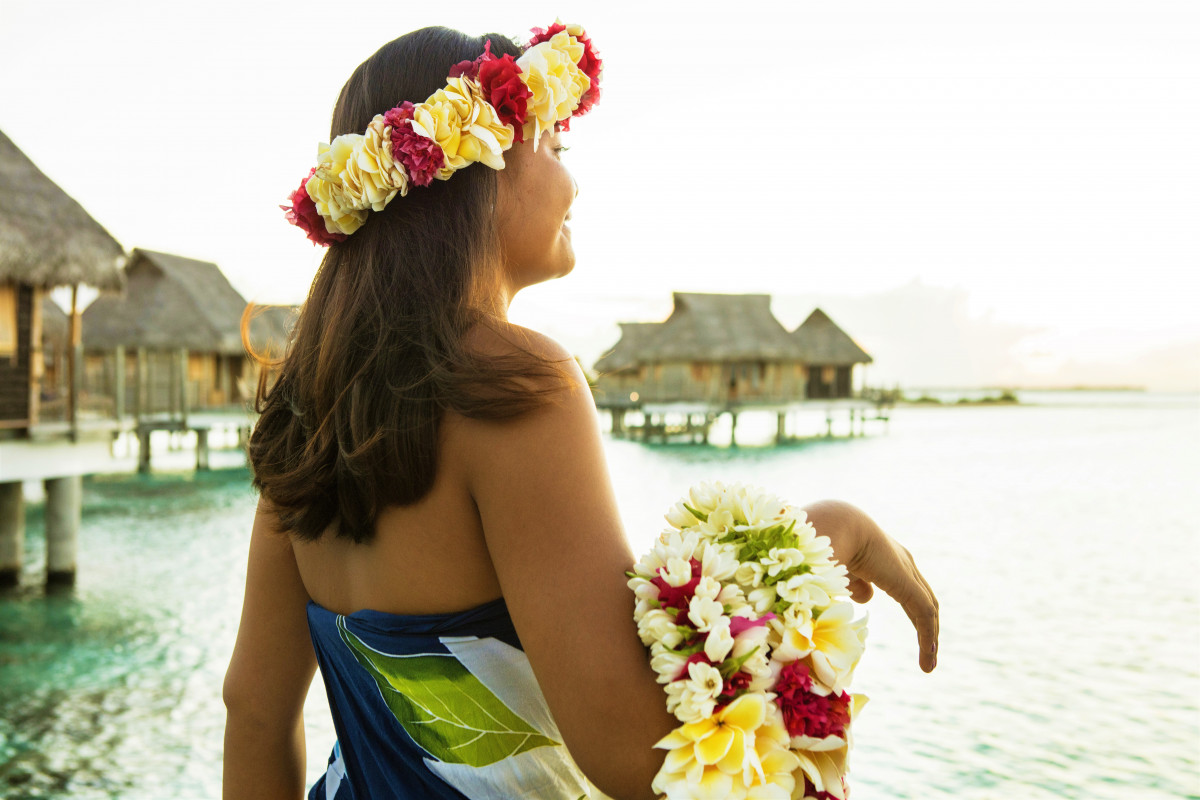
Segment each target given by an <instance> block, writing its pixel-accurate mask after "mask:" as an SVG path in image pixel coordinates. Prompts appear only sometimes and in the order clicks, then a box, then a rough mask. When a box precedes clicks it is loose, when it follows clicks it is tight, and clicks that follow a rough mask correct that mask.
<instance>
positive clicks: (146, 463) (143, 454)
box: [137, 424, 151, 473]
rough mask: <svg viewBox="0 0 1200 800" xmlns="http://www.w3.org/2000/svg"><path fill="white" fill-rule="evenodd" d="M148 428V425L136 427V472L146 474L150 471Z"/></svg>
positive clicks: (149, 431)
mask: <svg viewBox="0 0 1200 800" xmlns="http://www.w3.org/2000/svg"><path fill="white" fill-rule="evenodd" d="M150 433H151V430H150V426H149V425H148V424H139V425H138V426H137V437H138V472H142V473H146V472H149V471H150Z"/></svg>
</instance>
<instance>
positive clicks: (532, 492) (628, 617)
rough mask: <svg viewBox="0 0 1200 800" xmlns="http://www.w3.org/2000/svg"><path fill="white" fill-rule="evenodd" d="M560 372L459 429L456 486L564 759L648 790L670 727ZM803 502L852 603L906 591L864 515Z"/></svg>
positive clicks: (583, 391)
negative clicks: (477, 523)
mask: <svg viewBox="0 0 1200 800" xmlns="http://www.w3.org/2000/svg"><path fill="white" fill-rule="evenodd" d="M533 338H534V340H535V341H536V342H537V343H539V344H540V346H541V347H542V348H543V350H542V354H543V355H546V356H548V357H551V358H565V359H570V354H569V353H568V352H567V351H566V350H565V348H563V347H562V346H561V345H558V344H557V343H556V342H554V341H553V340H552V339H549V338H548V337H540V336H535V337H533ZM572 363H574V362H573V360H572ZM574 373H575V374H574V385H573V387H572V391H571V392H570V393H569V394H567V395H566V396H562V397H560V398H559V400H560V402H558V403H557V404H554V405H551V406H548V407H544V408H540V409H537V410H535V411H533V412H531V413H529V414H527V415H525V416H523V417H521V418H519V419H517V420H514V421H505V422H501V423H494V422H484V421H479V420H466V421H465V422H464V423H463V424H464V425H465V426H466V427H467V430H466V437H467V439H466V440H465V441H469V443H470V445H469V446H470V450H469V452H470V457H469V459H468V475H467V482H468V485H469V488H470V491H471V495H472V497H473V498H474V500H475V503H476V505H477V506H478V508H479V514H480V518H481V520H482V522H483V529H484V536H485V537H486V540H487V546H488V550H489V553H490V555H491V558H492V563H493V565H494V567H495V569H496V575H497V576H498V578H499V580H500V586H501V590H502V592H503V594H504V598H505V601H506V602H507V604H508V608H509V611H510V613H511V615H512V618H513V624H514V626H515V627H516V629H517V634H518V635H519V636H520V638H521V643H522V645H523V647H524V649H525V653H526V655H527V656H528V658H529V662H530V664H531V666H532V667H533V671H534V674H535V675H536V676H537V679H538V684H539V686H540V687H541V689H542V692H543V694H544V695H545V697H546V701H547V703H548V704H549V706H550V711H551V713H552V714H553V716H554V719H555V721H556V722H557V723H558V727H559V730H560V732H561V733H562V736H563V740H564V742H565V744H566V745H567V747H568V749H569V750H570V751H571V755H572V756H573V757H574V759H575V761H576V763H578V765H579V766H580V768H581V769H582V770H583V771H584V773H585V774H586V775H587V776H588V778H589V779H591V781H592V782H593V783H595V784H596V785H597V786H598V787H599V788H600V789H601V791H603V792H605V793H606V794H609V795H611V796H612V797H614V798H651V797H653V796H654V794H653V793H652V792H651V790H650V784H651V782H652V780H653V778H654V775H655V773H656V772H657V771H658V769H659V767H661V766H662V762H663V757H664V756H665V752H664V751H662V750H655V749H653V745H654V743H655V742H656V741H658V739H660V738H661V737H662V736H664V735H666V734H667V733H668V732H670V731H671V730H672V729H673V728H675V727H676V726H677V725H678V724H679V723H678V721H677V720H676V719H675V718H674V717H673V716H672V715H670V714H668V713H667V711H666V701H665V696H664V694H663V691H662V687H661V686H659V685H658V683H657V682H656V680H655V674H654V672H653V670H652V669H651V668H650V666H649V658H648V656H647V653H646V650H645V648H644V647H643V646H642V643H641V640H640V639H639V638H638V635H637V629H636V626H635V625H634V623H633V608H634V597H633V593H632V592H630V590H629V588H628V586H627V585H626V577H625V574H624V572H625V570H627V569H630V568H631V567H632V565H633V564H634V562H635V558H634V555H633V553H632V552H631V550H630V548H629V544H628V541H627V539H626V537H625V533H624V527H623V525H622V523H621V518H620V513H619V511H618V508H617V502H616V498H615V497H614V491H613V486H612V479H611V477H610V475H609V471H608V466H607V463H606V459H605V455H604V450H603V441H602V438H601V435H600V430H599V426H598V424H597V419H596V406H595V402H594V400H593V399H592V395H591V392H590V390H589V387H588V384H587V381H586V378H585V377H584V376H583V373H582V371H580V370H579V367H578V365H577V364H576V365H574ZM805 510H806V512H808V514H809V517H810V519H812V521H813V525H814V527H815V528H816V529H817V532H818V533H819V534H821V535H825V536H829V537H830V539H831V541H832V543H833V549H834V555H835V557H837V558H838V559H839V561H842V562H843V563H846V565H847V569H848V570H849V571H850V573H851V576H850V577H851V581H852V582H851V584H850V588H851V590H852V591H853V592H854V593H855V595H854V597H855V599H857V600H859V601H860V602H865V600H866V599H867V598H869V596H870V582H871V581H875V582H878V583H879V586H880V588H883V589H885V591H889V593H891V594H892V595H893V596H894V597H895V596H896V593H897V592H901V591H905V592H908V593H910V594H913V596H914V597H915V593H914V592H913V591H912V589H913V587H915V585H916V581H915V577H914V576H913V574H911V573H908V572H904V571H903V570H900V569H899V568H898V567H897V565H896V564H895V563H893V562H892V561H889V560H888V559H887V558H886V557H885V556H886V555H888V554H889V553H892V552H893V551H891V550H890V548H889V547H885V545H886V544H887V542H890V541H891V540H890V539H887V538H886V536H885V535H884V534H883V532H882V531H879V530H878V526H875V527H874V528H871V525H869V524H868V523H869V522H870V520H869V518H868V517H867V516H866V515H865V514H863V513H862V512H861V511H858V509H856V508H854V507H853V506H851V505H850V504H848V503H842V502H840V501H821V502H818V503H813V504H811V505H809V506H807V507H805ZM871 524H873V523H871ZM885 540H886V541H885ZM868 549H869V550H870V552H871V553H873V554H874V555H873V557H872V558H871V559H869V560H866V561H864V560H863V559H862V558H861V557H860V556H861V553H862V552H863V551H864V550H868ZM904 552H905V553H907V551H904ZM909 563H910V564H911V557H910V562H909ZM856 569H857V570H861V571H856ZM912 572H915V567H913V568H912ZM918 575H919V574H918ZM926 588H927V587H926ZM929 597H930V598H932V593H929ZM897 599H899V598H897ZM935 602H936V601H935ZM914 603H915V601H914ZM910 606H912V607H913V608H915V607H916V606H915V605H914V604H911V603H910ZM910 606H906V609H909V607H910ZM934 609H935V612H936V605H935V606H934ZM911 615H912V611H911V610H910V616H911ZM914 621H915V620H914ZM933 621H934V623H935V624H936V613H935V617H934V620H933ZM923 624H925V623H923ZM933 630H934V632H935V636H936V628H934V629H933ZM923 636H924V634H923ZM924 658H925V656H924V654H922V663H923V664H924V663H925V661H924Z"/></svg>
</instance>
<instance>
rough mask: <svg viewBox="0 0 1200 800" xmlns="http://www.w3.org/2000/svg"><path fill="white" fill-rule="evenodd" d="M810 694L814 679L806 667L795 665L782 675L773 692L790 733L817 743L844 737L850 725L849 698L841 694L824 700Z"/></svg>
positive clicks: (799, 663)
mask: <svg viewBox="0 0 1200 800" xmlns="http://www.w3.org/2000/svg"><path fill="white" fill-rule="evenodd" d="M811 690H812V678H811V677H809V674H808V667H806V666H805V665H804V664H803V663H801V662H799V661H793V662H792V663H790V664H788V665H787V666H785V667H784V668H783V669H782V670H781V671H780V673H779V680H777V681H776V682H775V687H774V690H773V691H774V692H775V693H776V695H777V698H776V702H777V703H778V704H779V707H780V709H782V711H783V721H784V724H786V725H787V730H788V733H789V734H790V735H792V736H811V737H813V738H816V739H824V738H825V737H826V736H842V737H844V736H845V735H846V726H847V725H849V724H850V695H848V694H847V693H846V692H842V693H841V694H840V695H835V694H832V693H831V694H828V695H825V696H821V695H819V694H815V693H814V692H812V691H811Z"/></svg>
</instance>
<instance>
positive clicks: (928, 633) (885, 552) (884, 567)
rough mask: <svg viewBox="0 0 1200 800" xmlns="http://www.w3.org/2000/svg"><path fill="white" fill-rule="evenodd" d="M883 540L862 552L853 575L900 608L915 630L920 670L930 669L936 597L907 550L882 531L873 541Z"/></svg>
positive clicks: (934, 647) (934, 641) (936, 630)
mask: <svg viewBox="0 0 1200 800" xmlns="http://www.w3.org/2000/svg"><path fill="white" fill-rule="evenodd" d="M884 543H886V544H887V545H890V546H889V547H883V546H879V547H874V548H872V552H870V553H869V554H864V555H866V556H867V557H866V558H864V559H863V563H862V565H861V566H860V568H859V570H858V571H857V573H856V574H857V576H858V577H859V578H863V579H867V580H872V581H874V582H875V584H876V585H878V586H879V588H880V589H883V591H885V592H887V594H888V595H889V596H890V597H891V598H892V599H893V600H895V601H896V602H897V603H899V604H900V607H901V608H903V609H904V613H905V614H907V615H908V618H909V620H910V621H911V622H912V624H913V627H914V628H916V631H917V647H918V649H919V652H920V664H921V669H922V670H923V671H925V672H932V671H933V668H934V667H935V666H937V643H938V634H939V623H938V606H937V598H936V597H935V596H934V594H933V590H932V589H931V588H930V587H929V584H928V582H926V580H925V578H924V576H922V575H921V572H920V570H918V569H917V565H916V562H915V560H914V559H913V557H912V554H911V553H909V552H908V549H907V548H905V547H904V546H903V545H902V544H900V543H899V542H897V541H895V540H894V539H892V538H891V537H890V536H887V535H886V534H884V539H883V541H882V542H880V541H878V540H876V541H875V542H873V544H876V545H882V544H884Z"/></svg>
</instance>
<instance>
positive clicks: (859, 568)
mask: <svg viewBox="0 0 1200 800" xmlns="http://www.w3.org/2000/svg"><path fill="white" fill-rule="evenodd" d="M804 511H805V513H806V514H807V515H808V520H809V522H811V523H812V524H813V527H814V528H816V530H817V533H818V534H819V535H821V536H828V537H829V539H830V541H831V542H832V546H833V557H834V558H835V559H837V561H838V563H840V564H844V565H845V566H846V570H847V572H848V573H849V574H848V577H849V579H850V587H849V588H850V597H851V599H853V600H854V601H855V602H858V603H865V602H867V601H868V600H870V599H871V597H872V595H874V593H875V590H874V587H873V586H872V584H877V585H878V586H879V588H880V589H883V591H885V592H887V593H888V594H889V595H891V597H892V599H893V600H895V601H896V602H897V603H899V604H900V607H901V608H903V609H904V612H905V613H906V614H908V618H909V619H910V620H912V623H913V627H915V628H916V629H917V641H918V644H919V647H920V654H921V669H922V670H924V671H925V672H932V671H933V668H934V667H936V666H937V642H938V601H937V597H935V596H934V594H933V589H931V588H930V587H929V584H928V583H927V582H926V581H925V578H924V577H923V576H922V575H921V571H920V570H918V569H917V565H916V562H915V561H913V557H912V554H911V553H909V552H908V549H907V548H906V547H904V546H903V545H902V544H900V543H899V542H897V541H896V540H895V539H893V538H892V537H890V536H888V535H887V534H886V533H884V532H883V530H882V529H881V528H880V527H879V525H877V524H876V523H875V520H873V519H871V518H870V517H869V516H867V514H866V513H865V512H863V511H862V510H860V509H859V508H857V507H855V506H853V505H851V504H849V503H845V502H842V501H840V500H821V501H819V502H816V503H812V504H810V505H807V506H804Z"/></svg>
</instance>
